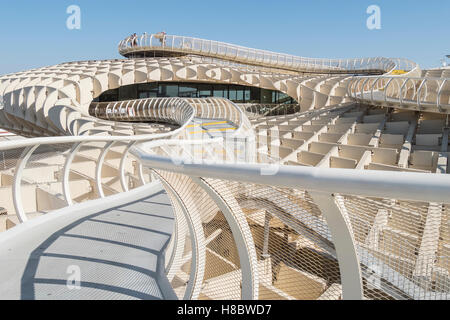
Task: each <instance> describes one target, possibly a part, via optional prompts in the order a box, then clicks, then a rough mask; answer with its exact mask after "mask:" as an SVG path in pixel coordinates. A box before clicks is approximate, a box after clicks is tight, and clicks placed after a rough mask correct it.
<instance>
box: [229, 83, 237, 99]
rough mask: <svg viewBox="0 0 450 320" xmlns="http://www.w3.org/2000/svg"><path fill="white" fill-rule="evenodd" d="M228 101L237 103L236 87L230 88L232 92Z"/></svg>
mask: <svg viewBox="0 0 450 320" xmlns="http://www.w3.org/2000/svg"><path fill="white" fill-rule="evenodd" d="M228 95H229V96H228V99H230V100H231V101H236V89H235V88H234V87H231V86H230V91H229V94H228Z"/></svg>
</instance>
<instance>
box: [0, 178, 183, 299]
mask: <svg viewBox="0 0 450 320" xmlns="http://www.w3.org/2000/svg"><path fill="white" fill-rule="evenodd" d="M173 223H174V218H173V212H172V207H171V204H170V202H169V199H168V197H167V195H166V194H165V192H164V191H163V189H162V187H161V185H160V184H159V183H152V184H150V185H146V186H143V187H140V188H138V189H135V190H133V191H130V192H127V193H124V194H118V195H115V196H111V197H108V198H105V199H99V200H93V201H89V202H87V203H82V204H78V205H74V206H72V207H69V208H66V209H63V210H58V211H54V212H52V213H49V214H47V215H45V216H42V217H40V218H36V219H34V220H31V221H28V222H26V223H24V224H21V225H20V226H17V227H16V228H13V229H11V230H9V231H7V232H5V233H3V234H1V235H0V270H2V271H1V273H0V297H2V299H176V296H175V294H174V293H173V291H172V290H171V288H170V285H168V281H167V279H166V278H165V273H164V254H165V250H166V247H167V246H168V243H169V240H170V237H171V234H172V229H173ZM77 274H79V275H80V282H79V283H77V282H76V278H74V276H76V275H77Z"/></svg>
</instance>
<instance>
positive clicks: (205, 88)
mask: <svg viewBox="0 0 450 320" xmlns="http://www.w3.org/2000/svg"><path fill="white" fill-rule="evenodd" d="M211 89H212V86H211V85H208V84H199V85H198V97H199V98H207V97H211V96H212V94H211Z"/></svg>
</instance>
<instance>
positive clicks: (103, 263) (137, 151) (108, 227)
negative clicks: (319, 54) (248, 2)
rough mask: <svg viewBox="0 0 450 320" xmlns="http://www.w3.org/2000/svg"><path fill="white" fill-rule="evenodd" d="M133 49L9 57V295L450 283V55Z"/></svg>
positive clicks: (298, 290) (193, 45)
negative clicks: (106, 55)
mask: <svg viewBox="0 0 450 320" xmlns="http://www.w3.org/2000/svg"><path fill="white" fill-rule="evenodd" d="M118 49H119V52H120V54H121V55H122V56H124V59H121V60H95V61H80V62H68V63H63V64H59V65H54V66H48V67H43V68H38V69H33V70H29V71H24V72H19V73H15V74H8V75H3V76H0V127H1V128H2V129H4V130H7V131H8V132H10V133H13V134H16V135H18V136H21V137H25V138H22V139H13V140H5V141H0V153H1V158H0V207H2V212H1V213H2V215H0V217H1V219H2V220H1V221H0V222H1V223H2V226H1V228H3V229H7V230H5V231H4V232H2V233H0V270H2V271H1V272H0V297H3V298H6V299H55V298H56V299H65V298H68V299H129V298H135V299H201V300H208V299H227V300H234V299H287V300H291V299H308V300H312V299H319V300H329V299H332V300H337V299H417V300H422V299H423V300H441V299H448V298H449V297H450V275H449V272H450V263H449V258H450V177H449V176H448V173H449V172H450V171H449V168H448V166H449V161H448V158H449V152H450V150H449V117H448V115H449V113H450V80H449V78H450V69H448V68H447V69H446V68H440V69H432V70H422V69H421V68H420V66H419V65H418V64H416V63H414V62H412V61H409V60H406V59H402V58H395V59H394V58H385V57H373V58H355V59H315V58H304V57H300V56H293V55H287V54H281V53H276V52H270V51H265V50H259V49H251V48H246V47H241V46H237V45H232V44H227V43H222V42H217V41H211V40H204V39H197V38H192V37H184V36H174V35H166V34H165V33H157V34H147V33H144V34H142V35H139V36H134V37H133V36H132V37H128V38H127V39H124V40H122V41H120V43H119V45H118ZM77 275H78V278H77ZM72 276H75V277H72ZM74 279H75V280H74Z"/></svg>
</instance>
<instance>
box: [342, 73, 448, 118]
mask: <svg viewBox="0 0 450 320" xmlns="http://www.w3.org/2000/svg"><path fill="white" fill-rule="evenodd" d="M362 80H364V81H363V82H362V85H361V81H362ZM448 80H449V79H448V78H439V77H415V76H403V75H402V76H392V75H383V76H378V77H359V76H355V77H352V79H350V81H349V82H348V86H347V94H348V95H349V96H350V97H352V98H353V99H355V100H357V101H361V102H366V103H370V104H372V105H383V106H389V105H393V104H396V105H399V107H401V108H409V109H414V110H419V111H420V110H425V109H426V111H428V112H438V113H447V114H448V113H450V100H448V99H445V101H444V99H442V97H443V96H444V95H445V94H447V93H448V89H450V82H449V81H448ZM393 82H394V83H395V84H397V88H395V87H394V88H393V87H392V86H391V84H392V83H393ZM366 83H368V84H369V88H371V89H370V90H366V85H365V84H366ZM444 87H447V90H444ZM375 88H377V89H375ZM408 88H409V89H410V91H411V92H410V93H409V94H408V92H407V91H408ZM423 88H425V90H426V92H425V93H424V91H423V90H422V89H423Z"/></svg>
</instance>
